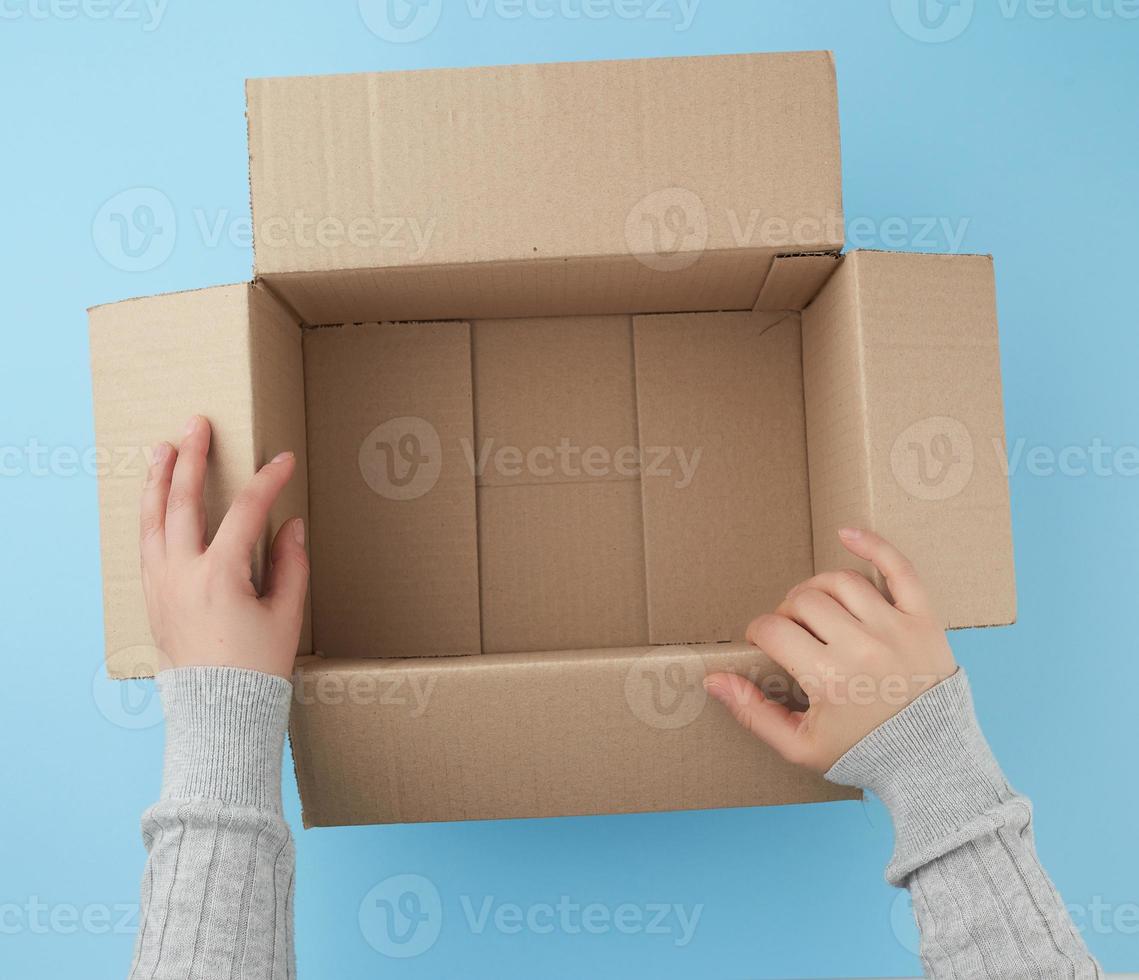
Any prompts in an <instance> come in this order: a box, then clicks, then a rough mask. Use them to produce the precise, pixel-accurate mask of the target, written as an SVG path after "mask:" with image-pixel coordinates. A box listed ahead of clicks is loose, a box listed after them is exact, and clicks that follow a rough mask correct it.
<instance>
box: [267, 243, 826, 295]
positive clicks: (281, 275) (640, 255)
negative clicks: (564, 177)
mask: <svg viewBox="0 0 1139 980" xmlns="http://www.w3.org/2000/svg"><path fill="white" fill-rule="evenodd" d="M819 245H820V247H819V248H812V247H811V245H810V244H807V243H804V245H803V246H802V247H801V249H800V250H798V251H795V250H793V248H794V247H793V243H790V242H787V243H784V244H783V245H779V244H772V245H750V246H748V247H746V248H735V247H728V248H709V249H687V250H684V249H682V250H681V251H680V252H679V253H677V254H680V255H685V254H690V253H693V252H695V253H697V254H698V255H699V256H700V258H699V259H697V263H699V262H700V261H701V260H702V259H703V258H704V257H705V256H714V257H719V256H728V257H732V258H740V257H742V256H754V257H756V258H771V259H773V260H774V259H775V258H777V257H781V256H787V257H791V258H793V257H796V256H800V255H837V254H840V253H841V251H842V249H841V247H839V248H835V247H834V246H833V245H830V244H829V243H823V242H820V243H819ZM780 248H785V249H792V250H791V251H786V252H780V251H779V249H780ZM256 256H257V250H256V247H255V248H254V261H256ZM659 258H660V256H659V255H657V254H656V253H654V252H596V253H585V252H582V253H577V254H574V255H551V256H545V255H540V256H538V257H536V258H535V257H534V256H533V255H519V256H515V257H514V258H509V259H493V260H491V261H487V262H478V263H470V262H435V263H431V262H411V263H406V262H404V263H399V264H396V265H352V266H344V267H338V268H335V269H290V270H288V271H285V270H280V269H278V270H276V271H274V272H261V271H260V270H258V269H257V268H256V266H255V267H254V278H255V279H265V280H266V281H269V277H272V279H276V280H279V281H284V280H286V279H293V280H296V279H300V278H309V279H311V278H317V277H324V276H330V275H339V274H342V273H348V272H406V271H408V270H411V269H415V270H416V271H431V272H447V271H450V270H452V269H470V268H472V267H473V266H475V265H478V266H520V265H521V266H526V267H528V268H537V267H538V266H541V265H568V264H569V263H570V262H583V261H587V262H610V261H613V260H614V259H619V260H624V259H635V260H637V261H638V262H642V263H644V262H645V260H646V259H647V260H650V261H658V260H659ZM649 268H651V265H650V266H649ZM659 274H660V275H667V273H659ZM764 278H766V276H765V277H764ZM762 285H763V284H762V283H760V286H761V287H762ZM758 297H759V294H758V292H757V293H756V298H758Z"/></svg>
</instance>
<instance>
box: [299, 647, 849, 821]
mask: <svg viewBox="0 0 1139 980" xmlns="http://www.w3.org/2000/svg"><path fill="white" fill-rule="evenodd" d="M714 670H733V671H736V672H739V673H742V674H745V675H747V676H750V677H752V679H753V680H755V681H756V682H757V683H759V684H760V685H761V686H763V687H764V689H765V690H766V691H768V692H769V693H771V694H772V695H773V696H788V692H789V691H790V689H791V688H790V682H789V680H788V679H787V677H786V675H784V674H782V672H780V671H779V670H778V669H777V668H775V667H774V666H773V665H772V664H771V662H770V661H769V660H768V659H767V658H766V657H765V656H764V655H763V654H762V653H760V652H759V651H758V650H756V649H755V648H754V647H750V646H747V645H745V644H738V645H737V644H732V645H727V644H713V645H711V646H703V647H690V648H671V647H665V648H640V649H630V650H586V651H575V652H570V653H541V654H536V655H533V656H527V655H523V654H514V655H493V654H492V655H486V656H482V657H449V658H439V659H427V660H412V661H390V660H389V661H379V660H364V661H361V660H348V661H345V660H324V659H321V658H310V659H309V660H307V661H306V662H305V663H304V664H303V665H302V667H301V669H300V671H299V672H298V675H297V679H296V685H295V688H294V691H295V694H294V704H293V711H292V720H291V739H290V740H291V743H292V747H293V756H294V760H295V764H296V772H297V783H298V786H299V788H300V793H301V803H302V808H303V817H304V824H305V826H306V827H323V826H340V825H344V824H369V823H407V822H415V821H433V820H492V819H503V818H508V817H546V816H569V815H574V814H590V813H629V812H636V811H651V810H682V809H703V808H707V807H724V806H758V805H763V804H769V803H772V804H773V803H805V802H812V801H819V800H839V799H853V798H857V796H858V794H857V793H856V792H855V791H852V790H850V789H848V788H845V787H840V786H834V785H832V784H830V783H827V782H826V781H825V780H823V779H822V777H820V776H818V775H816V774H813V773H810V772H808V771H807V770H805V769H802V768H800V767H797V766H792V765H790V764H788V763H786V762H784V761H783V760H782V759H780V758H779V757H778V756H777V755H776V754H775V753H774V752H772V751H771V750H769V749H767V748H766V747H765V746H764V745H762V744H761V743H759V742H757V741H756V740H755V739H754V738H753V737H752V736H750V735H748V734H747V732H745V731H743V730H742V729H741V728H740V727H739V726H738V725H736V724H735V722H734V721H733V720H732V719H731V718H730V716H729V715H728V714H727V712H725V711H724V710H723V709H722V708H721V707H720V706H719V705H718V704H716V703H714V702H713V701H712V700H711V699H710V698H708V697H707V696H706V694H705V692H704V689H703V686H702V684H701V680H702V678H703V676H704V674H705V672H711V671H714ZM348 733H351V737H350V738H349V737H347V736H348Z"/></svg>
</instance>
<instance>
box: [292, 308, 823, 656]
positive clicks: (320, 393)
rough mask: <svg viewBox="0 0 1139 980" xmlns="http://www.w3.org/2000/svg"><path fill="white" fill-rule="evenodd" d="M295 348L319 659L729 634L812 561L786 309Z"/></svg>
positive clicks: (380, 335)
mask: <svg viewBox="0 0 1139 980" xmlns="http://www.w3.org/2000/svg"><path fill="white" fill-rule="evenodd" d="M304 359H305V376H306V380H305V388H306V411H307V418H308V422H307V425H308V440H309V467H310V481H311V482H310V485H311V496H310V513H311V518H310V519H311V522H312V527H313V535H312V537H313V545H314V551H313V622H314V634H315V647H316V649H317V650H318V651H319V652H320V653H323V654H324V655H326V656H334V657H385V658H386V657H409V656H410V657H416V656H440V655H462V654H472V653H514V652H539V651H554V650H567V649H587V648H608V647H635V646H644V645H648V644H650V643H666V644H672V643H698V642H713V641H723V640H729V639H740V638H742V636H743V631H744V629H745V628H746V625H747V622H748V621H749V619H750V617H751V616H753V615H755V614H756V613H757V612H758V611H760V610H762V609H764V608H770V607H771V606H773V605H775V604H776V603H777V602H778V600H779V599H781V598H782V596H783V594H784V592H785V591H786V590H787V588H789V587H790V586H791V585H792V584H794V582H796V581H798V580H800V579H801V578H803V577H805V576H807V575H809V574H810V573H811V571H812V568H813V565H812V558H811V530H810V519H809V495H808V488H807V481H806V442H805V440H806V436H805V422H804V418H803V396H802V361H801V348H800V339H799V317H798V315H797V314H791V315H789V316H788V315H784V314H777V315H775V314H751V313H727V314H699V315H662V316H650V317H629V316H600V317H557V318H528V319H510V320H480V321H472V322H471V323H469V324H468V323H465V322H449V323H443V324H421V323H410V324H406V323H405V324H354V325H346V326H342V327H322V328H316V329H310V330H306V331H305V341H304ZM409 437H410V438H409ZM413 469H414V470H415V474H414V475H413V474H412V470H413ZM401 482H402V483H403V484H404V485H403V486H400V485H399V484H400V483H401Z"/></svg>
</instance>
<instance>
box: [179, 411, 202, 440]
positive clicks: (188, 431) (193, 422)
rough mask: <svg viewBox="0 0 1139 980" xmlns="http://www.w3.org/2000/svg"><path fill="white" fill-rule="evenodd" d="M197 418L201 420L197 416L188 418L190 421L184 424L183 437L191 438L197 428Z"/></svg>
mask: <svg viewBox="0 0 1139 980" xmlns="http://www.w3.org/2000/svg"><path fill="white" fill-rule="evenodd" d="M199 418H201V416H199V415H191V416H190V420H189V421H188V422H187V423H186V428H185V429H184V430H183V432H182V435H183V436H192V435H193V434H194V430H195V429H196V428H197V427H198V419H199Z"/></svg>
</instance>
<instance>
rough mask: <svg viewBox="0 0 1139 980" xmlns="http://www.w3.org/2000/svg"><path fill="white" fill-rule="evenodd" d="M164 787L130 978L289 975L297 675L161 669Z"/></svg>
mask: <svg viewBox="0 0 1139 980" xmlns="http://www.w3.org/2000/svg"><path fill="white" fill-rule="evenodd" d="M158 689H159V692H160V693H161V696H162V706H163V708H164V710H165V712H166V759H165V766H164V774H163V781H162V797H161V799H160V800H159V801H158V803H157V804H155V805H154V806H152V807H151V808H150V809H149V810H147V811H146V813H144V814H143V817H142V838H143V843H144V844H145V845H146V849H147V851H148V852H149V857H148V859H147V862H146V870H145V872H144V874H143V879H142V910H141V914H140V916H139V932H138V940H137V942H136V945H135V956H134V962H133V964H132V966H131V972H130V974H129V980H175V978H177V980H190V978H199V977H200V978H203V980H223V978H224V980H237V978H242V980H244V978H266V980H278V978H281V980H285V978H292V977H294V976H295V975H296V967H295V964H294V960H293V870H294V866H295V855H294V851H293V840H292V836H291V834H290V833H289V828H288V827H287V826H286V824H285V822H284V820H283V819H282V817H281V753H282V749H283V747H284V740H285V729H286V726H287V724H288V720H289V705H290V702H291V700H292V693H293V689H292V685H291V684H290V683H289V682H288V681H286V680H284V679H283V678H280V677H274V676H271V675H269V674H262V673H258V672H256V671H252V670H238V669H235V668H228V667H188V668H181V669H177V670H168V671H164V672H163V673H161V674H159V676H158Z"/></svg>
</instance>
